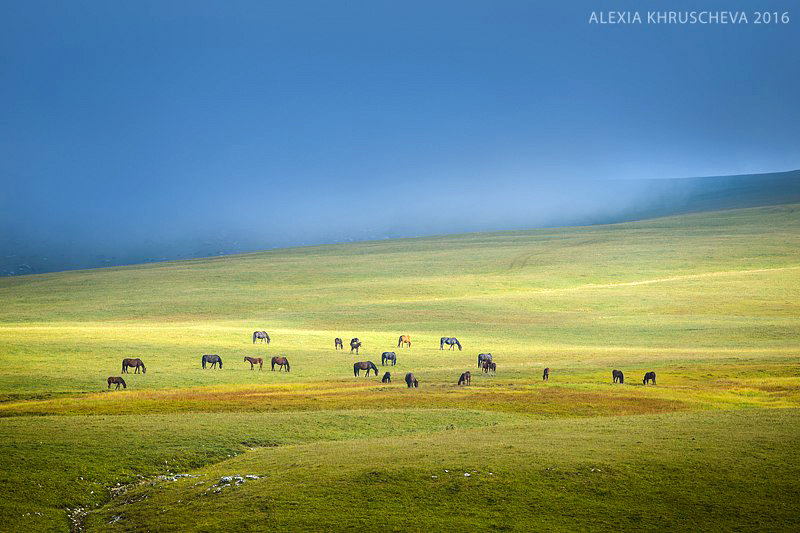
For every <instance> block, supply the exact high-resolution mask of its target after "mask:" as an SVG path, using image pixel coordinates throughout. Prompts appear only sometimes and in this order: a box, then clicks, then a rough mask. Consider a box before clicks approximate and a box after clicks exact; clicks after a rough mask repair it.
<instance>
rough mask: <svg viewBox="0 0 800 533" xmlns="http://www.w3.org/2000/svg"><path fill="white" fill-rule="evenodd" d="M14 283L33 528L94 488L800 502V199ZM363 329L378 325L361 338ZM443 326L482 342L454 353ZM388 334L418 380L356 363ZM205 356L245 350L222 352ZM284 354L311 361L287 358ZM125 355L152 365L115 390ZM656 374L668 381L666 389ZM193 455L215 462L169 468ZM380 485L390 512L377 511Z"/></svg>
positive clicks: (473, 513) (437, 519)
mask: <svg viewBox="0 0 800 533" xmlns="http://www.w3.org/2000/svg"><path fill="white" fill-rule="evenodd" d="M0 301H2V302H3V305H2V306H0V397H1V398H2V399H3V400H4V401H2V402H0V471H2V472H3V473H4V476H3V478H2V479H0V491H2V492H3V494H4V495H6V497H5V498H4V499H3V500H2V501H0V516H1V517H2V519H3V523H4V524H7V525H9V527H11V528H13V529H17V530H19V529H22V528H29V529H30V528H38V529H45V528H48V529H61V530H65V529H66V528H67V527H68V520H67V514H68V513H67V512H66V511H65V510H66V509H69V510H70V511H69V512H70V513H72V516H74V517H75V520H77V522H78V523H79V524H80V525H81V526H85V527H89V528H94V529H110V528H120V529H125V530H131V529H151V530H152V529H165V530H171V529H174V530H178V529H181V530H186V529H190V530H191V529H198V530H199V529H232V528H243V527H248V524H253V523H258V524H273V527H275V528H278V529H298V528H309V527H317V528H323V529H325V528H328V529H330V528H332V527H343V526H347V527H353V528H357V529H382V528H383V529H385V528H401V529H402V528H404V527H407V525H408V524H407V517H409V516H411V517H416V518H418V520H419V521H420V522H419V523H421V524H429V526H430V527H435V528H436V527H438V528H445V527H448V526H449V525H455V526H458V527H470V528H490V527H491V528H503V529H526V528H528V527H530V525H531V524H535V525H536V526H537V527H540V528H548V527H550V528H554V529H558V528H559V527H561V526H563V525H564V524H565V523H568V524H571V525H574V526H575V528H577V527H580V528H585V529H592V530H607V529H612V528H614V527H618V526H621V525H622V526H628V527H637V528H648V527H650V528H656V527H661V528H663V527H664V526H665V525H666V526H668V527H672V528H676V529H678V528H679V529H687V528H692V529H715V528H720V529H730V528H733V527H739V528H741V529H764V528H768V529H785V528H786V527H787V526H788V525H789V524H791V523H793V522H794V521H796V519H798V518H800V507H799V506H798V501H800V499H798V498H797V496H798V485H797V483H796V479H797V476H798V474H800V471H798V466H797V463H796V461H793V459H792V458H793V451H792V450H793V446H794V444H793V443H796V442H798V441H799V440H800V424H798V412H800V367H799V366H798V363H797V353H798V350H800V304H798V302H800V206H798V205H785V206H775V207H763V208H754V209H740V210H729V211H721V212H713V213H703V214H695V215H685V216H678V217H670V218H662V219H654V220H647V221H641V222H631V223H624V224H615V225H607V226H592V227H577V228H558V229H548V230H537V231H520V232H502V233H494V234H468V235H456V236H448V237H439V238H423V239H405V240H396V241H381V242H365V243H357V244H351V245H335V246H320V247H312V248H297V249H288V250H276V251H273V252H264V253H256V254H247V255H241V256H235V257H226V258H218V259H209V260H193V261H183V262H172V263H162V264H155V265H140V266H131V267H119V268H111V269H102V270H94V271H76V272H66V273H59V274H44V275H36V276H25V277H16V278H5V279H2V280H0ZM256 329H266V330H267V331H269V332H270V335H271V336H272V343H271V344H270V345H264V344H253V343H252V339H251V334H252V332H253V330H256ZM400 334H409V335H411V337H412V342H413V343H412V347H411V348H410V349H409V348H398V347H397V338H398V335H400ZM337 336H338V337H342V338H344V339H345V343H347V341H348V339H349V338H351V337H353V336H358V337H360V338H361V339H362V341H363V342H364V347H363V349H362V351H361V352H360V353H359V354H358V355H356V354H350V353H349V351H344V352H342V351H335V350H334V346H333V338H334V337H337ZM442 336H457V337H458V338H459V339H460V340H461V342H462V344H463V347H464V350H463V351H461V352H459V351H442V350H439V338H440V337H442ZM384 351H395V352H397V354H398V364H397V366H395V367H382V368H380V371H381V374H382V373H383V372H384V371H387V370H388V371H391V372H392V376H393V382H392V383H391V384H381V382H380V380H379V379H378V378H376V377H373V376H370V377H369V378H365V377H363V376H361V377H358V378H355V377H354V376H353V368H352V365H353V363H354V362H355V361H362V360H372V361H375V362H377V363H379V362H380V354H381V353H382V352H384ZM482 352H492V353H493V354H494V358H495V361H496V362H497V374H496V375H487V374H484V373H482V372H480V371H479V370H478V369H477V367H476V356H477V354H478V353H482ZM204 353H217V354H220V355H221V356H222V358H223V360H224V368H223V369H222V370H203V369H202V368H201V367H200V356H201V355H202V354H204ZM245 355H250V356H260V357H264V358H265V362H266V364H265V367H266V368H265V370H264V371H258V370H254V371H251V370H250V367H249V364H247V363H244V362H243V357H244V356H245ZM274 355H285V356H286V357H288V358H289V359H290V361H291V363H292V368H291V372H290V373H285V372H277V371H276V372H272V371H270V370H269V359H270V357H272V356H274ZM123 357H141V358H142V359H143V360H144V361H145V362H146V364H147V373H146V374H138V375H136V374H129V375H127V376H125V379H126V380H127V385H128V388H127V390H124V391H119V392H114V391H111V392H108V391H107V390H106V383H105V380H106V378H107V377H108V376H115V375H120V362H121V360H122V358H123ZM546 366H547V367H550V368H551V378H550V381H549V382H547V383H543V382H542V379H541V375H542V370H543V368H544V367H546ZM612 368H618V369H621V370H623V371H624V372H625V376H626V380H625V384H624V385H613V384H611V383H610V382H611V376H610V372H611V369H612ZM466 370H471V371H472V373H473V377H472V385H471V386H469V387H458V386H457V385H456V380H457V378H458V376H459V374H460V373H461V372H464V371H466ZM648 370H653V371H655V372H657V375H658V385H656V386H652V385H648V386H644V385H642V382H641V380H642V375H643V373H644V372H645V371H648ZM409 371H410V372H414V374H415V375H416V376H417V377H418V378H419V380H420V388H419V389H411V390H409V389H407V388H406V387H405V384H404V383H403V382H402V378H403V376H404V375H405V373H406V372H409ZM41 415H49V416H41ZM743 428H748V429H747V430H746V431H744V430H743ZM734 444H735V445H734ZM350 458H353V459H352V460H350ZM445 470H447V471H448V472H445ZM178 472H185V473H188V474H191V475H192V476H196V477H191V478H180V479H178V481H169V480H167V479H165V478H161V479H159V478H157V476H159V475H164V476H167V475H168V474H175V473H178ZM453 472H457V473H458V475H457V476H453V475H452V473H453ZM248 473H252V474H256V475H258V476H259V479H252V480H249V481H247V482H246V483H244V484H242V485H241V486H239V487H236V486H233V487H227V488H225V489H222V490H221V491H220V492H215V491H214V488H212V489H211V490H210V491H208V490H206V489H208V488H209V487H211V486H212V485H217V481H218V479H219V477H221V476H223V475H232V474H248ZM465 473H469V474H470V476H465V475H464V474H465ZM490 473H491V474H490ZM698 473H701V474H698ZM142 479H146V480H148V483H144V484H141V485H137V484H136V482H138V481H141V480H142ZM201 482H202V483H201ZM117 483H122V484H127V485H125V488H124V489H123V490H119V489H117ZM215 488H217V487H215ZM430 494H435V495H436V496H435V497H436V499H437V501H439V502H441V503H440V505H439V506H437V507H436V508H435V509H434V508H432V507H430V506H428V505H426V504H425V499H426V498H427V497H428V495H430ZM476 501H480V502H484V503H485V504H484V505H480V506H476V505H475V502H476ZM331 502H335V503H331ZM390 502H391V503H390ZM754 505H755V506H757V507H758V508H759V509H761V510H762V511H763V512H760V513H751V512H750V509H752V507H753V506H754ZM365 506H366V507H368V508H371V509H381V512H380V515H379V516H373V513H371V514H369V515H365V514H363V513H355V514H353V513H352V509H362V508H364V507H365ZM509 506H510V507H512V508H515V509H518V510H522V511H520V512H519V513H513V514H511V515H510V514H509V513H508V512H507V510H508V508H509ZM76 508H79V509H82V510H88V511H91V512H90V513H89V514H88V515H84V514H83V511H80V512H77V513H75V512H73V511H74V510H75V509H76ZM575 509H581V511H580V512H576V511H575ZM37 513H38V514H37ZM656 515H657V516H659V520H658V521H653V522H650V521H649V520H648V516H656ZM610 516H615V517H616V518H614V519H613V520H611V519H610V518H609V517H610ZM253 521H255V522H253ZM565 521H566V522H565ZM404 525H405V526H404ZM571 528H572V527H571V526H570V529H571Z"/></svg>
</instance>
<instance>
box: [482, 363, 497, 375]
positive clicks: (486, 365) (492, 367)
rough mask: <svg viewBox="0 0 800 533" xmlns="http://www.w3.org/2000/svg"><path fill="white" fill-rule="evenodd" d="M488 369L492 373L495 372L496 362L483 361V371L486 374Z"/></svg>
mask: <svg viewBox="0 0 800 533" xmlns="http://www.w3.org/2000/svg"><path fill="white" fill-rule="evenodd" d="M490 370H491V372H492V374H497V363H494V362H492V361H484V362H483V371H484V372H485V373H487V374H488V373H489V371H490Z"/></svg>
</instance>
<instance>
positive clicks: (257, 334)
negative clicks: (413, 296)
mask: <svg viewBox="0 0 800 533" xmlns="http://www.w3.org/2000/svg"><path fill="white" fill-rule="evenodd" d="M256 339H261V342H264V341H266V342H267V344H269V341H270V338H269V333H267V332H266V331H254V332H253V344H255V343H256Z"/></svg>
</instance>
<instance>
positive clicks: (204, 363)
mask: <svg viewBox="0 0 800 533" xmlns="http://www.w3.org/2000/svg"><path fill="white" fill-rule="evenodd" d="M205 367H206V356H205V355H204V356H203V368H204V369H205Z"/></svg>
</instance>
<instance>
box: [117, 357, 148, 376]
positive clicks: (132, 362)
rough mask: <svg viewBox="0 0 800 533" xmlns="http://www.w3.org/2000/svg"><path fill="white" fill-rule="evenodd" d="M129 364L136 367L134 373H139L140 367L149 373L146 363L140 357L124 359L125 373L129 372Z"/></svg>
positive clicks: (123, 370) (143, 372) (123, 371)
mask: <svg viewBox="0 0 800 533" xmlns="http://www.w3.org/2000/svg"><path fill="white" fill-rule="evenodd" d="M129 366H131V367H133V368H135V369H136V370H134V371H133V373H134V374H138V373H139V369H140V368H141V369H142V374H145V373H147V369H146V368H145V367H144V363H142V360H141V359H138V358H137V359H123V360H122V373H123V374H127V373H128V367H129Z"/></svg>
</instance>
